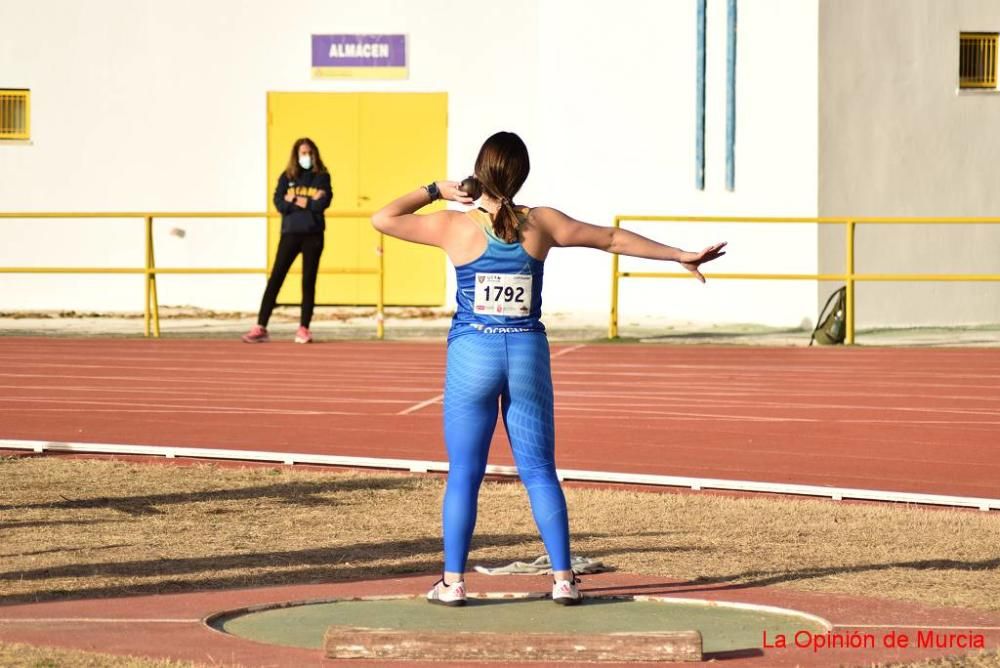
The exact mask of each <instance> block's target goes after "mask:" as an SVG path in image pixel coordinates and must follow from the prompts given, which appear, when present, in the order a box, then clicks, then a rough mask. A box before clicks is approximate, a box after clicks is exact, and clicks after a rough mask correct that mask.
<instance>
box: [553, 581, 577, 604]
mask: <svg viewBox="0 0 1000 668" xmlns="http://www.w3.org/2000/svg"><path fill="white" fill-rule="evenodd" d="M552 600H553V601H555V602H556V603H558V604H559V605H579V604H580V603H582V602H583V594H581V593H580V590H579V589H577V587H576V580H575V579H573V580H556V581H555V582H554V583H553V584H552Z"/></svg>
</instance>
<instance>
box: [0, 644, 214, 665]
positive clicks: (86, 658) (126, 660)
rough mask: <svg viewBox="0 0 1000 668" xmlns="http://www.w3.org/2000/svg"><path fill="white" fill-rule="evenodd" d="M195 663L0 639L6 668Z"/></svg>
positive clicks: (0, 648)
mask: <svg viewBox="0 0 1000 668" xmlns="http://www.w3.org/2000/svg"><path fill="white" fill-rule="evenodd" d="M195 665H196V664H193V663H187V662H178V661H161V660H157V659H145V658H140V657H131V656H114V655H112V654H97V653H94V652H77V651H74V650H65V649H53V648H50V647H32V646H31V645H20V644H11V643H0V666H4V668H195Z"/></svg>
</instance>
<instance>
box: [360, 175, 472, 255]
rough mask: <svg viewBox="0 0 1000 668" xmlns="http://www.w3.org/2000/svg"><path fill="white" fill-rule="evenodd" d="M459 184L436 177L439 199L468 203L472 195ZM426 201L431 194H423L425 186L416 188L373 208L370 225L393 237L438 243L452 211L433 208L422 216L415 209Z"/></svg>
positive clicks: (422, 242) (429, 200) (431, 244)
mask: <svg viewBox="0 0 1000 668" xmlns="http://www.w3.org/2000/svg"><path fill="white" fill-rule="evenodd" d="M460 185H461V184H459V183H456V182H454V181H438V182H437V187H438V190H439V191H440V192H441V199H446V200H451V201H452V202H461V203H462V204H472V202H473V200H472V198H471V197H469V196H468V195H467V194H465V192H464V191H463V190H462V189H461V188H460ZM430 203H431V196H430V195H428V194H427V190H426V189H425V188H417V189H416V190H414V191H413V192H410V193H407V194H405V195H403V196H402V197H399V198H397V199H394V200H393V201H391V202H389V203H388V204H386V205H385V206H384V207H382V208H381V209H379V210H378V211H376V212H375V215H373V216H372V225H373V226H374V227H375V229H376V230H378V231H379V232H382V233H384V234H388V235H389V236H391V237H396V238H397V239H403V240H404V241H412V242H414V243H418V244H426V245H428V246H438V247H441V246H443V245H444V243H445V236H446V230H447V227H448V221H449V220H450V218H451V217H452V216H453V215H454V212H453V211H437V212H435V213H431V214H427V215H423V216H419V215H417V214H416V213H415V212H416V211H417V210H419V209H421V208H423V207H425V206H427V205H428V204H430Z"/></svg>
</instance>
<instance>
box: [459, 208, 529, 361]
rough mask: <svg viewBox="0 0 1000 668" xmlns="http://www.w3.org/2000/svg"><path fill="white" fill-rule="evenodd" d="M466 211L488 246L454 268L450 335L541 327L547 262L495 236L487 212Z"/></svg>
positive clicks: (527, 330)
mask: <svg viewBox="0 0 1000 668" xmlns="http://www.w3.org/2000/svg"><path fill="white" fill-rule="evenodd" d="M467 215H469V216H470V217H472V219H473V220H475V221H476V223H477V224H479V226H480V228H481V229H482V230H483V233H484V234H485V235H486V250H485V251H484V252H483V254H482V255H480V256H479V257H478V258H476V259H475V260H473V261H472V262H469V263H468V264H463V265H461V266H457V267H455V275H456V278H457V279H458V289H457V290H456V292H455V301H456V302H457V304H458V308H457V310H456V311H455V317H454V318H452V321H451V330H450V331H449V332H448V340H449V341H450V340H452V339H453V338H455V337H456V336H462V335H464V334H476V333H480V334H511V333H516V332H544V331H545V326H544V325H543V324H542V321H541V317H542V275H543V269H544V267H545V264H544V263H543V262H542V261H541V260H537V259H535V258H533V257H531V256H530V255H528V253H527V251H525V250H524V246H522V245H521V243H520V242H514V243H510V244H509V243H506V242H504V241H502V240H501V239H499V238H498V237H497V236H496V234H495V233H494V232H493V222H492V220H491V218H490V215H489V214H488V213H487V212H485V211H483V210H481V209H473V210H472V211H469V212H468V213H467Z"/></svg>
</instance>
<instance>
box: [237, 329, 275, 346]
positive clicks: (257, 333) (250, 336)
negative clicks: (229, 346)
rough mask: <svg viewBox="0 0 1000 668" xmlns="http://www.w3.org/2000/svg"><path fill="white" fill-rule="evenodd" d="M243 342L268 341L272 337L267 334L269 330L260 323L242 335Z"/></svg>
mask: <svg viewBox="0 0 1000 668" xmlns="http://www.w3.org/2000/svg"><path fill="white" fill-rule="evenodd" d="M240 338H241V339H242V340H243V343H267V342H268V341H270V340H271V337H270V336H268V335H267V330H266V329H264V328H263V327H261V326H260V325H254V326H253V327H251V328H250V331H249V332H247V333H246V334H244V335H243V336H242V337H240Z"/></svg>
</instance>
